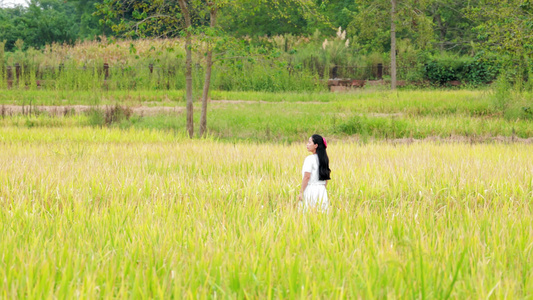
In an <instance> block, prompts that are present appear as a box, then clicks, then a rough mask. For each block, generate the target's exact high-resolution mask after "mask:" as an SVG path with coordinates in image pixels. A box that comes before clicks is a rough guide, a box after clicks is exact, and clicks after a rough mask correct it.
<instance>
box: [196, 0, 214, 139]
mask: <svg viewBox="0 0 533 300" xmlns="http://www.w3.org/2000/svg"><path fill="white" fill-rule="evenodd" d="M209 14H210V17H211V24H210V26H211V28H215V26H216V21H217V6H216V4H213V3H211V9H210V11H209ZM205 64H206V66H205V81H204V90H203V92H202V116H201V118H200V133H199V135H200V136H201V137H203V136H205V134H206V132H207V98H208V97H209V85H210V83H211V66H212V65H213V46H212V45H210V44H209V43H207V57H206V63H205Z"/></svg>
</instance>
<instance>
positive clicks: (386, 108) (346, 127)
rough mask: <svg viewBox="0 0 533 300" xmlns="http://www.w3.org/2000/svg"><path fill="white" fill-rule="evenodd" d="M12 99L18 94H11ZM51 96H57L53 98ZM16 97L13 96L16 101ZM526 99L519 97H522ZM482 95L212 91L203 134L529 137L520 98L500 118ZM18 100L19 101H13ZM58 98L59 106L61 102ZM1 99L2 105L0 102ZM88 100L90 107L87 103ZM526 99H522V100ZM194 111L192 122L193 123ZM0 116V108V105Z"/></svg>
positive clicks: (92, 120) (41, 100)
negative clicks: (205, 131) (205, 130)
mask: <svg viewBox="0 0 533 300" xmlns="http://www.w3.org/2000/svg"><path fill="white" fill-rule="evenodd" d="M9 92H10V93H12V94H11V96H9V95H10V94H9V93H6V94H3V95H2V96H0V103H4V104H19V105H20V104H22V103H25V105H28V104H29V103H32V105H34V106H35V105H36V106H37V110H38V108H39V105H58V104H63V105H66V104H68V105H76V104H85V105H91V106H94V105H116V104H120V105H121V106H124V107H139V106H147V107H148V106H156V107H157V106H172V107H177V108H181V109H183V107H184V105H185V103H184V101H183V100H182V99H183V98H182V94H181V93H182V92H181V91H172V92H149V91H144V92H136V91H131V92H126V91H121V92H116V91H110V92H101V93H94V94H93V95H89V94H87V93H85V92H61V93H64V94H61V95H62V96H59V97H55V96H54V93H51V92H48V91H9ZM17 93H20V94H17ZM56 93H59V92H56ZM17 95H18V96H17ZM527 95H528V94H526V95H525V96H524V99H527ZM491 97H492V94H491V92H490V91H483V90H481V91H468V90H460V91H439V90H434V91H431V90H426V91H399V92H396V93H391V92H385V91H366V90H363V91H361V92H359V93H349V94H333V93H309V94H295V93H279V94H268V93H256V92H254V93H251V92H240V93H237V92H231V93H227V92H220V91H218V92H214V93H213V95H212V98H213V100H228V99H241V100H245V101H218V102H217V101H212V102H211V103H210V104H209V112H208V130H209V134H210V135H212V136H214V137H217V138H221V139H225V140H232V141H241V140H253V141H262V142H265V141H273V142H285V143H292V142H295V141H300V140H302V139H305V138H306V136H307V135H309V134H310V132H322V133H324V134H326V135H328V136H330V137H335V138H338V139H346V138H351V137H356V138H358V139H361V140H365V141H366V140H371V139H402V138H414V139H424V138H433V137H439V138H445V139H446V138H450V137H452V138H453V137H455V136H459V137H462V138H467V139H469V138H471V139H473V140H476V141H479V140H490V139H493V138H495V137H499V136H503V137H518V138H531V137H533V129H532V128H533V123H532V122H533V118H532V116H531V115H530V114H527V113H526V112H525V111H524V110H522V107H526V106H527V105H529V104H528V102H527V101H528V100H522V101H523V102H519V103H518V104H513V105H514V106H511V108H512V109H508V110H507V111H505V112H502V111H501V110H500V109H499V108H497V107H496V106H495V105H494V101H493V99H492V98H491ZM21 99H22V100H21ZM62 99H65V100H62ZM2 101H3V102H2ZM91 101H93V102H92V103H91ZM529 101H530V100H529ZM199 106H200V105H199V103H197V105H196V109H197V110H196V113H195V118H196V124H198V119H199V111H198V110H199ZM0 111H1V106H0ZM106 119H109V118H107V117H105V116H103V115H100V114H99V113H98V112H96V114H90V115H81V116H71V117H66V118H62V117H61V118H59V117H49V116H47V115H46V114H40V115H38V116H11V117H10V116H4V115H2V118H0V125H2V126H16V127H65V126H66V127H73V126H74V127H76V126H106V125H110V124H108V122H104V120H106ZM110 126H111V127H117V128H122V129H127V128H137V129H154V130H170V131H174V132H180V133H183V132H184V130H185V114H183V113H182V114H179V113H178V114H176V113H172V114H162V115H158V116H139V115H133V116H132V117H130V118H129V119H127V120H124V119H123V120H118V121H117V122H115V123H114V124H111V125H110Z"/></svg>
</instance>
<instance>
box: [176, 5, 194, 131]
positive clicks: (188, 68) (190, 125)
mask: <svg viewBox="0 0 533 300" xmlns="http://www.w3.org/2000/svg"><path fill="white" fill-rule="evenodd" d="M178 2H179V5H180V9H181V12H182V14H183V17H184V18H185V30H186V32H187V33H186V35H185V53H186V58H185V81H186V98H187V132H188V133H189V137H190V138H192V137H193V135H194V119H193V101H192V100H193V99H192V50H191V28H192V23H191V16H190V14H189V9H188V8H187V2H186V1H185V0H178Z"/></svg>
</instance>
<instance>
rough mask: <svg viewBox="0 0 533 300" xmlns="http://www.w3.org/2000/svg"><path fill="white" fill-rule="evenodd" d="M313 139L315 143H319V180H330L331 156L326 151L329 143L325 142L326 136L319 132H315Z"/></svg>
mask: <svg viewBox="0 0 533 300" xmlns="http://www.w3.org/2000/svg"><path fill="white" fill-rule="evenodd" d="M311 139H312V140H313V143H314V144H315V145H318V147H317V148H316V155H318V180H330V179H331V177H330V174H331V170H330V169H329V158H328V153H327V152H326V148H327V145H326V144H325V143H324V138H323V137H322V136H320V135H318V134H313V136H311Z"/></svg>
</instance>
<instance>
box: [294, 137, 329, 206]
mask: <svg viewBox="0 0 533 300" xmlns="http://www.w3.org/2000/svg"><path fill="white" fill-rule="evenodd" d="M326 148H327V143H326V139H324V138H323V137H321V136H320V135H318V134H314V135H313V136H312V137H310V138H309V141H308V142H307V151H309V152H311V153H312V154H311V155H309V156H307V157H306V158H305V161H304V165H303V167H302V175H303V179H302V189H301V190H300V196H299V197H298V200H299V201H301V202H300V203H299V205H300V208H302V207H303V209H304V210H308V209H319V210H322V211H327V209H328V207H329V202H328V191H327V190H326V186H327V184H328V180H330V179H331V178H330V173H331V170H330V169H329V159H328V154H327V153H326Z"/></svg>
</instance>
